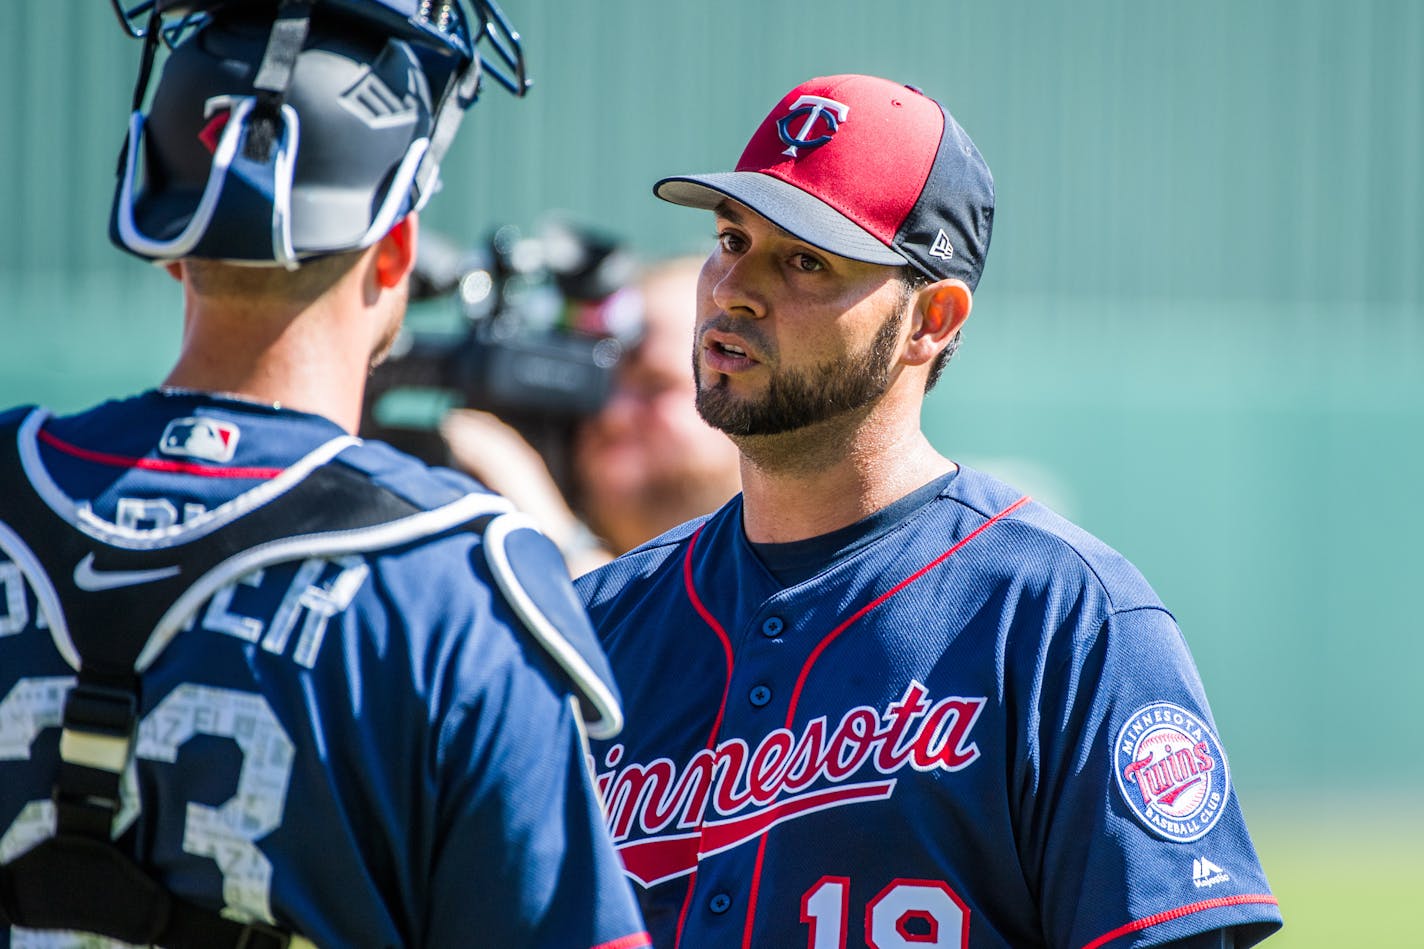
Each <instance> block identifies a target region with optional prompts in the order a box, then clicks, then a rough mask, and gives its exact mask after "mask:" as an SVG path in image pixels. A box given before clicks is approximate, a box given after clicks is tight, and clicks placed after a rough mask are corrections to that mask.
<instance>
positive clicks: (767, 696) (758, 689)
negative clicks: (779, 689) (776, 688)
mask: <svg viewBox="0 0 1424 949" xmlns="http://www.w3.org/2000/svg"><path fill="white" fill-rule="evenodd" d="M747 698H748V699H749V700H750V701H751V703H752V704H753V705H755V706H756V707H757V708H761V707H762V706H763V705H765V704H766V703H768V702H770V701H771V689H769V688H768V687H766V686H764V685H758V686H753V688H752V690H751V692H750V693H748V694H747Z"/></svg>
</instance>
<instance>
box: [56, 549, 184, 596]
mask: <svg viewBox="0 0 1424 949" xmlns="http://www.w3.org/2000/svg"><path fill="white" fill-rule="evenodd" d="M181 569H182V568H180V567H177V566H173V567H159V568H157V569H155V570H104V571H99V570H95V569H94V555H93V554H86V555H85V557H84V559H83V560H81V561H79V563H78V564H76V565H75V567H74V585H75V586H77V587H78V588H79V589H81V590H88V591H89V592H90V593H96V592H98V591H99V590H113V589H117V588H118V587H131V586H135V585H136V584H139V583H152V582H153V581H155V580H164V579H167V578H168V577H175V576H177V575H178V574H179V573H180V572H181Z"/></svg>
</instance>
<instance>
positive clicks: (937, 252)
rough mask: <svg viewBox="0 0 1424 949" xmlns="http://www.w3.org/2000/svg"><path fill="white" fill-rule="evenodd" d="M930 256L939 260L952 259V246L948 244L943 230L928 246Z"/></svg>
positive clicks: (947, 236)
mask: <svg viewBox="0 0 1424 949" xmlns="http://www.w3.org/2000/svg"><path fill="white" fill-rule="evenodd" d="M930 256H931V257H938V258H939V259H940V260H949V259H951V258H953V257H954V245H953V244H951V243H950V242H949V235H948V234H946V233H945V232H944V230H943V229H941V230H940V232H939V233H938V234H936V235H935V239H934V243H933V244H931V245H930Z"/></svg>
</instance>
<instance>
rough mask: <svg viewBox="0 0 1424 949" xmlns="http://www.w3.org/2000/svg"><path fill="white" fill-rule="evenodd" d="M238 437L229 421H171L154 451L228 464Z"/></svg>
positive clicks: (237, 432)
mask: <svg viewBox="0 0 1424 949" xmlns="http://www.w3.org/2000/svg"><path fill="white" fill-rule="evenodd" d="M239 434H241V432H240V431H239V430H238V427H237V426H236V425H234V424H232V423H231V422H220V421H218V420H217V419H213V418H175V419H174V420H173V421H171V422H169V423H168V427H167V428H165V429H164V430H163V438H162V439H160V440H159V442H158V450H159V451H161V452H163V453H164V454H165V455H179V456H182V457H186V458H201V459H203V460H204V461H232V455H233V452H235V451H236V450H237V437H238V435H239Z"/></svg>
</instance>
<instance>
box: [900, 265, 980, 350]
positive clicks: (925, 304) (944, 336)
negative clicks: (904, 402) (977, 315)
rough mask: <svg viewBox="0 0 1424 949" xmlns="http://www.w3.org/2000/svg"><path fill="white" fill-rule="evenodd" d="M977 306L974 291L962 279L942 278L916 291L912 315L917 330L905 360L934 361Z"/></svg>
mask: <svg viewBox="0 0 1424 949" xmlns="http://www.w3.org/2000/svg"><path fill="white" fill-rule="evenodd" d="M973 309H974V291H973V290H970V289H969V285H968V284H967V283H965V282H964V281H963V280H959V279H958V278H949V279H945V280H940V281H938V282H936V283H932V284H929V285H927V286H924V287H921V288H920V289H919V290H918V291H916V293H915V297H914V301H913V303H912V310H911V314H910V318H911V320H913V326H914V329H913V331H912V332H911V334H910V339H909V342H908V343H906V345H905V362H907V363H909V364H910V365H912V366H919V365H923V364H925V363H928V362H930V361H932V360H933V359H934V358H935V357H936V356H938V355H939V353H940V351H941V350H942V349H944V347H945V346H948V345H949V341H950V340H952V339H954V334H955V333H958V332H959V330H960V328H961V327H963V326H964V321H965V320H967V319H969V312H970V311H971V310H973Z"/></svg>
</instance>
